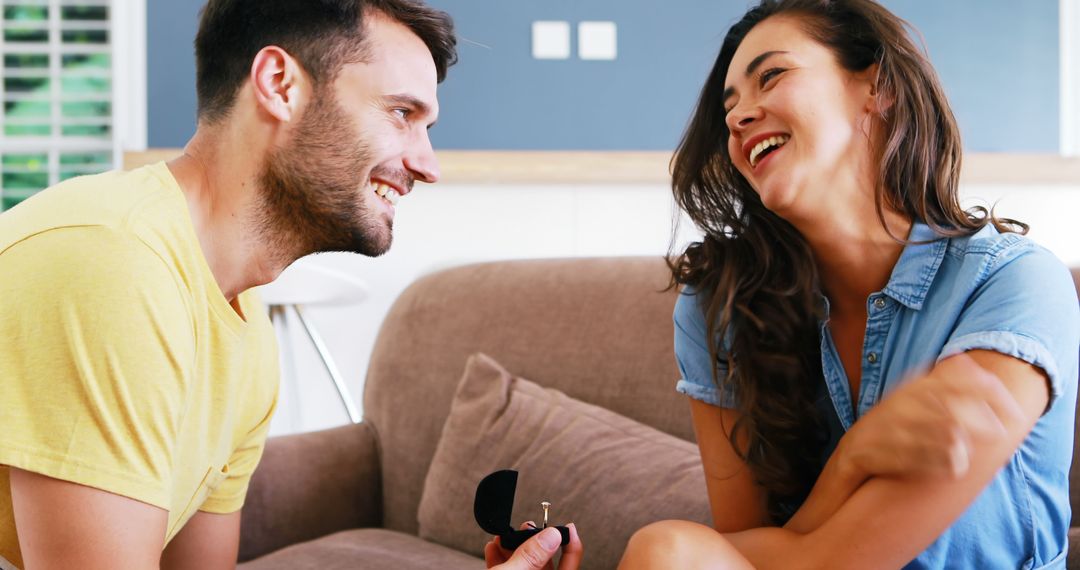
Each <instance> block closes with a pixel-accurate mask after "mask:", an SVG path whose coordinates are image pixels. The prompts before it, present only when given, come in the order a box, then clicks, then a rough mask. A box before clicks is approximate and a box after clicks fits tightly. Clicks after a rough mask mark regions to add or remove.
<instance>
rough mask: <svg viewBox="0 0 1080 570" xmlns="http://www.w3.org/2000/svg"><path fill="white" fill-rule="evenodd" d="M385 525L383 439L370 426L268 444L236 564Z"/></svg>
mask: <svg viewBox="0 0 1080 570" xmlns="http://www.w3.org/2000/svg"><path fill="white" fill-rule="evenodd" d="M381 524H382V480H381V475H380V468H379V451H378V440H377V438H376V436H375V430H374V429H373V428H372V427H371V426H370V425H369V424H365V423H360V424H351V425H347V426H343V427H339V428H333V429H328V430H324V431H317V432H311V433H304V434H297V435H288V436H283V437H275V438H271V439H270V440H268V441H267V442H266V449H265V451H264V452H263V457H262V461H261V462H260V463H259V467H258V469H256V470H255V474H254V475H253V476H252V479H251V485H250V487H249V488H248V493H247V499H246V500H245V505H244V510H243V514H242V522H241V527H240V558H239V560H240V561H241V562H244V561H247V560H251V559H253V558H257V557H259V556H262V555H263V554H266V553H269V552H273V551H274V550H277V549H279V548H284V547H285V546H288V545H290V544H295V543H297V542H304V541H307V540H312V539H314V538H318V537H320V536H325V535H327V534H331V533H334V532H337V531H340V530H345V529H350V528H359V527H371V526H380V525H381Z"/></svg>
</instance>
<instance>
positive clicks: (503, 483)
mask: <svg viewBox="0 0 1080 570" xmlns="http://www.w3.org/2000/svg"><path fill="white" fill-rule="evenodd" d="M517 480H518V472H517V471H514V470H512V469H504V470H502V471H496V472H494V473H492V474H491V475H488V476H487V477H484V478H483V480H481V481H480V484H479V485H477V486H476V499H475V500H474V501H473V515H474V516H475V517H476V522H477V524H479V525H480V528H482V529H484V532H486V533H488V534H493V535H496V536H498V537H499V544H501V545H502V547H503V548H505V549H507V550H515V549H517V547H519V546H521V544H522V543H523V542H525V541H526V540H529V539H530V538H532V537H533V536H534V535H536V534H539V532H540V531H542V530H544V529H543V528H527V529H524V530H515V529H514V527H513V526H511V524H510V521H511V520H512V516H511V514H512V513H511V512H510V511H512V510H513V509H514V492H515V491H516V490H517ZM555 528H557V529H559V534H561V535H562V544H563V546H566V545H567V544H569V543H570V529H569V528H567V527H565V526H557V527H555Z"/></svg>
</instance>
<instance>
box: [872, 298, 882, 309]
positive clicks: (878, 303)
mask: <svg viewBox="0 0 1080 570" xmlns="http://www.w3.org/2000/svg"><path fill="white" fill-rule="evenodd" d="M874 307H876V308H878V309H884V308H885V298H884V297H878V298H877V299H874Z"/></svg>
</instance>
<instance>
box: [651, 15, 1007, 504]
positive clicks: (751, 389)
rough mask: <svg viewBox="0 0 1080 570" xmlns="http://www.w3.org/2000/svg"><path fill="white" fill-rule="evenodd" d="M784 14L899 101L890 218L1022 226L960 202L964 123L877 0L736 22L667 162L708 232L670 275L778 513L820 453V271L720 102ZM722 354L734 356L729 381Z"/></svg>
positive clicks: (881, 174) (886, 130)
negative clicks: (751, 166) (753, 178)
mask: <svg viewBox="0 0 1080 570" xmlns="http://www.w3.org/2000/svg"><path fill="white" fill-rule="evenodd" d="M778 14H785V15H790V16H795V17H797V19H798V20H797V21H798V22H799V24H800V25H801V27H802V28H803V30H804V31H805V32H806V33H807V34H808V35H809V36H810V37H811V38H813V39H814V40H816V41H817V42H819V43H820V44H822V45H824V46H826V47H828V48H829V49H830V50H831V51H832V52H833V54H834V55H835V57H836V60H837V61H838V62H839V64H840V65H841V66H842V67H844V68H845V69H847V70H848V71H851V72H859V71H864V70H866V69H868V68H869V67H870V66H872V65H873V64H877V65H878V72H877V77H876V80H875V81H876V91H877V93H878V94H879V96H881V97H883V98H884V100H886V101H889V103H890V104H889V105H887V106H884V107H885V108H884V110H883V111H882V112H881V117H880V118H881V129H882V132H883V136H882V137H881V138H879V139H878V140H881V141H883V142H882V144H881V145H880V148H874V149H872V151H873V152H874V153H875V157H876V158H877V159H878V161H879V162H878V164H879V168H878V170H877V176H876V180H875V184H874V197H875V204H876V207H877V214H878V218H879V219H880V220H881V223H882V225H883V226H885V227H886V228H887V226H886V224H885V211H886V209H889V210H893V211H896V212H899V213H901V214H902V215H904V216H906V217H908V218H909V219H911V220H918V221H922V222H924V223H926V224H928V225H929V226H930V227H931V228H933V229H934V230H935V231H936V232H938V233H939V234H940V235H945V236H959V235H969V234H972V233H975V232H976V231H978V230H979V229H981V228H982V227H983V226H985V225H987V224H988V223H993V224H994V225H995V226H996V227H998V229H999V230H1002V231H1011V230H1012V228H1013V227H1018V228H1019V229H1020V231H1022V232H1023V231H1026V229H1027V228H1026V226H1023V224H1019V223H1017V222H1014V221H1012V220H1006V219H1000V220H999V219H997V218H995V217H994V216H993V214H992V213H991V212H988V211H987V210H986V209H985V208H983V207H976V208H973V209H972V210H970V211H964V210H963V209H962V208H961V207H960V203H959V198H958V192H957V186H958V182H959V175H960V158H961V145H960V133H959V130H958V128H957V125H956V120H955V118H954V117H953V113H952V110H951V109H950V108H949V104H948V102H947V101H946V98H945V93H944V90H943V89H942V87H941V84H940V82H939V80H938V77H937V74H936V73H935V72H934V69H933V68H932V67H931V65H930V62H929V61H928V59H927V57H926V55H925V53H924V51H923V50H922V49H920V48H919V47H918V46H917V44H916V43H915V42H914V41H913V40H912V38H911V35H909V28H910V26H909V25H908V24H907V23H906V22H905V21H903V20H902V19H900V18H898V17H897V16H895V15H893V14H892V13H890V12H889V11H888V10H886V9H885V8H883V7H882V6H880V5H878V4H877V3H876V2H874V1H872V0H762V1H761V2H760V4H758V5H757V6H756V7H754V8H752V9H751V10H750V11H749V12H747V13H746V14H745V15H744V16H743V18H742V19H741V20H740V21H739V22H738V23H736V24H735V25H734V26H732V27H731V29H730V30H729V31H728V33H727V36H726V37H725V38H724V43H723V46H722V47H721V49H720V54H719V56H718V57H717V59H716V63H715V65H714V66H713V69H712V72H711V73H710V74H709V77H708V79H707V80H706V82H705V86H704V88H703V89H702V92H701V98H700V100H699V101H698V104H697V108H696V110H695V111H694V115H693V118H692V119H691V121H690V124H689V126H688V128H687V130H686V133H685V134H684V135H683V139H682V141H681V142H680V144H679V147H678V149H677V151H676V154H675V158H674V159H673V161H672V174H673V179H672V190H673V191H674V194H675V200H676V202H677V203H678V204H679V206H680V207H681V208H682V209H683V210H684V211H685V212H686V213H687V214H688V215H689V217H690V219H691V220H692V221H693V222H694V223H695V224H696V225H697V226H698V227H699V228H701V229H702V230H703V232H704V234H705V235H704V238H703V239H702V241H700V242H697V243H693V244H691V245H690V246H689V247H687V248H686V250H685V252H683V253H682V254H681V255H679V256H677V257H675V256H672V259H671V260H670V261H669V265H670V266H671V270H672V274H673V283H675V284H683V285H691V286H693V288H694V289H695V291H696V292H697V295H698V300H699V302H700V303H701V306H702V308H703V309H704V311H705V317H706V322H707V323H708V326H707V334H708V338H709V339H710V340H711V341H712V342H710V352H711V353H712V357H713V376H714V379H715V381H716V382H717V383H718V384H719V383H721V382H723V383H725V384H727V386H728V387H729V388H730V389H733V390H734V393H735V395H736V397H737V400H738V409H739V411H740V419H739V421H738V422H736V423H735V425H734V426H732V428H731V430H730V439H731V442H732V444H733V445H734V446H735V449H736V450H737V452H738V453H739V454H740V455H741V456H742V458H743V459H744V460H745V461H746V462H747V464H748V465H749V467H750V469H751V470H752V472H753V475H754V477H755V480H756V481H757V483H758V484H760V485H761V486H762V487H763V488H764V489H765V491H766V492H767V494H768V511H769V514H770V516H771V517H772V518H773V519H774V521H776V522H782V521H784V520H786V519H787V518H788V517H790V515H791V514H793V512H794V509H795V508H797V507H798V505H799V504H800V503H801V502H802V500H803V499H805V497H806V495H807V494H808V493H809V491H810V488H811V487H812V486H813V483H814V481H815V479H816V478H817V476H818V474H819V473H820V470H821V462H822V457H823V454H824V451H825V450H824V446H825V444H826V441H825V440H824V437H823V434H824V432H825V430H824V428H823V423H822V422H823V419H822V418H821V416H820V414H819V413H818V412H817V411H816V408H815V405H814V401H815V399H816V395H817V390H818V387H819V386H820V384H821V383H822V372H821V370H822V364H821V353H820V344H819V343H820V341H819V334H820V330H819V322H820V320H821V318H822V317H823V314H822V307H821V306H820V305H821V302H820V296H819V286H818V273H817V268H816V266H815V264H814V260H813V256H812V253H811V250H810V247H809V245H808V244H807V242H806V240H805V239H804V238H803V236H802V235H801V234H800V233H799V232H798V231H797V230H796V229H795V228H794V227H793V226H792V225H791V224H789V223H788V222H786V221H785V220H783V219H781V218H780V217H779V216H777V215H776V214H774V213H773V212H771V211H769V210H768V209H766V208H765V206H764V205H763V204H762V202H761V200H760V198H759V196H758V194H757V192H755V191H754V189H753V188H752V187H751V186H750V184H749V183H748V182H747V180H746V179H745V178H744V177H743V176H742V175H741V174H740V173H739V172H738V170H736V168H735V166H734V165H733V163H732V160H731V156H729V154H728V145H727V141H728V138H729V136H730V133H729V131H728V126H727V122H726V121H725V114H726V113H725V111H724V101H723V92H724V80H725V77H726V76H727V73H728V67H729V66H730V65H731V60H732V58H733V57H734V55H735V51H736V50H737V49H738V47H739V44H740V43H741V42H742V40H743V38H745V37H746V35H747V33H749V32H750V30H751V29H752V28H753V27H754V26H756V25H757V24H759V23H760V22H762V21H763V20H765V19H766V18H769V17H771V16H775V15H778ZM893 237H894V238H895V239H897V240H898V241H903V239H902V237H903V236H893ZM673 247H674V242H673ZM721 335H722V336H723V337H724V338H726V339H728V340H730V345H729V346H728V347H727V351H726V353H724V352H723V351H721V350H720V348H719V347H718V346H717V344H718V343H719V339H720V338H721ZM721 360H726V363H727V376H726V378H722V379H721V378H717V376H718V366H717V363H718V362H720V361H721Z"/></svg>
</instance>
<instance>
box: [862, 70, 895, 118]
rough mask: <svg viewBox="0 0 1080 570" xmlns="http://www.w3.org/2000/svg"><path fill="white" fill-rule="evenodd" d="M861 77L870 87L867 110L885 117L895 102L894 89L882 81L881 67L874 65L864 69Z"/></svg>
mask: <svg viewBox="0 0 1080 570" xmlns="http://www.w3.org/2000/svg"><path fill="white" fill-rule="evenodd" d="M860 75H861V76H862V77H861V79H862V80H863V81H865V82H866V84H867V87H868V93H867V99H866V110H867V111H868V112H870V113H874V114H876V115H880V116H882V117H884V116H885V115H886V113H888V111H889V109H890V108H892V106H893V103H894V102H895V97H894V96H893V93H892V89H891V88H890V87H889V86H888V85H886V84H885V82H884V81H882V79H881V67H880V66H879V65H878V64H876V63H874V64H871V65H870V67H867V68H866V69H864V70H863V71H862V72H861V73H860Z"/></svg>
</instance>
